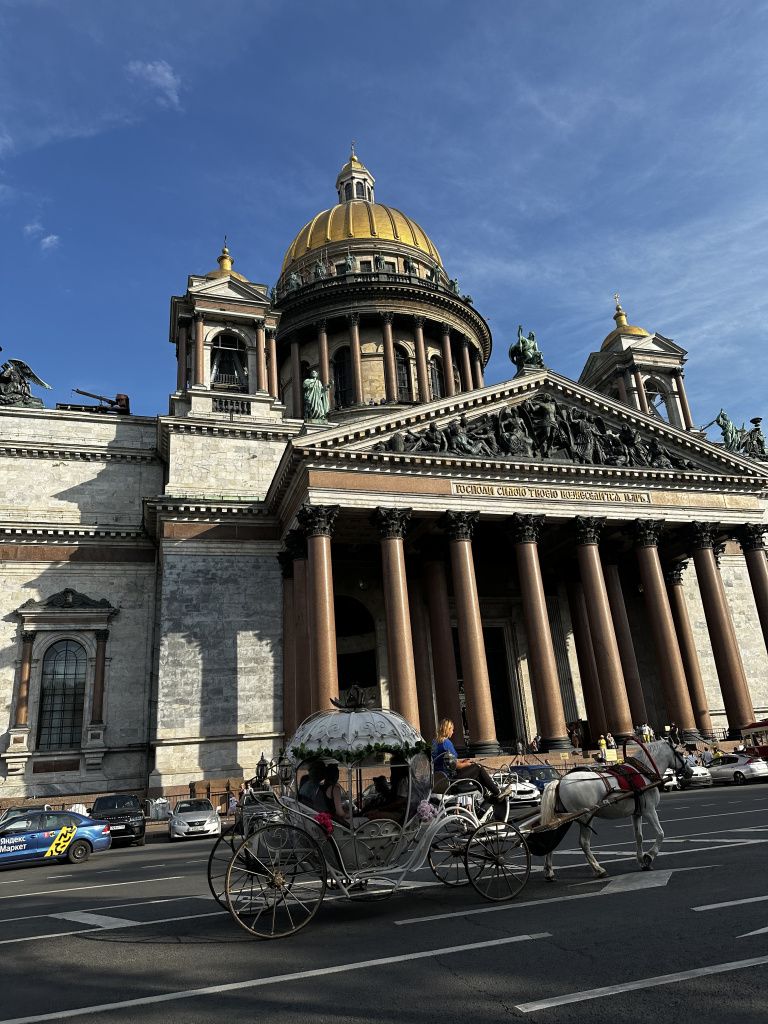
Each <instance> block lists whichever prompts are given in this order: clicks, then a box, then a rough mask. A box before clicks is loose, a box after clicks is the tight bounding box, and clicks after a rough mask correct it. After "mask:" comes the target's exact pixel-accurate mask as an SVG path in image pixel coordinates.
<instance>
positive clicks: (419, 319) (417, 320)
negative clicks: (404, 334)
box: [413, 316, 424, 328]
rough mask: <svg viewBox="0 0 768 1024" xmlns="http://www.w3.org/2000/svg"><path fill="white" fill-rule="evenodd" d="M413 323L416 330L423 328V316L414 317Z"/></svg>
mask: <svg viewBox="0 0 768 1024" xmlns="http://www.w3.org/2000/svg"><path fill="white" fill-rule="evenodd" d="M413 322H414V324H415V325H416V327H417V328H418V327H423V326H424V317H423V316H415V317H414V318H413Z"/></svg>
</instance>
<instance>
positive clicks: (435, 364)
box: [429, 356, 445, 399]
mask: <svg viewBox="0 0 768 1024" xmlns="http://www.w3.org/2000/svg"><path fill="white" fill-rule="evenodd" d="M429 386H430V388H431V389H432V398H433V399H434V398H444V397H445V385H444V384H443V361H442V359H441V358H440V356H432V358H431V359H430V360H429Z"/></svg>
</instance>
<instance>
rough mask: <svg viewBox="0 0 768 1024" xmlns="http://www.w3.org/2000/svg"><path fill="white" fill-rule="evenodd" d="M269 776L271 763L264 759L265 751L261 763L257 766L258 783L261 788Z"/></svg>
mask: <svg viewBox="0 0 768 1024" xmlns="http://www.w3.org/2000/svg"><path fill="white" fill-rule="evenodd" d="M267 775H269V761H267V759H266V757H264V751H263V750H262V752H261V757H260V758H259V763H258V764H257V765H256V781H257V782H258V783H259V785H260V786H263V785H264V783H265V782H266V781H267Z"/></svg>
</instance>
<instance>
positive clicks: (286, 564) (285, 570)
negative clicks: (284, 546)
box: [277, 551, 293, 580]
mask: <svg viewBox="0 0 768 1024" xmlns="http://www.w3.org/2000/svg"><path fill="white" fill-rule="evenodd" d="M277 560H278V562H279V563H280V572H281V573H282V576H283V579H284V580H292V579H293V555H292V554H291V552H290V551H278V553H277Z"/></svg>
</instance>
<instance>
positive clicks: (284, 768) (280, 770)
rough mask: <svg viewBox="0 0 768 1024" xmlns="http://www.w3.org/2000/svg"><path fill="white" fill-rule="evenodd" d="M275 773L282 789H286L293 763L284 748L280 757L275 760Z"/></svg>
mask: <svg viewBox="0 0 768 1024" xmlns="http://www.w3.org/2000/svg"><path fill="white" fill-rule="evenodd" d="M277 775H278V778H279V779H280V785H281V786H282V787H283V788H284V789H287V788H288V786H290V784H291V780H292V779H293V765H292V764H291V761H290V759H289V758H288V755H287V754H286V752H285V751H284V750H283V751H282V753H281V754H280V759H279V760H278V762H277Z"/></svg>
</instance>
